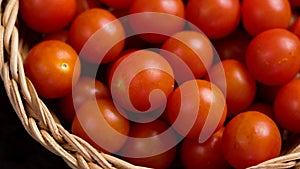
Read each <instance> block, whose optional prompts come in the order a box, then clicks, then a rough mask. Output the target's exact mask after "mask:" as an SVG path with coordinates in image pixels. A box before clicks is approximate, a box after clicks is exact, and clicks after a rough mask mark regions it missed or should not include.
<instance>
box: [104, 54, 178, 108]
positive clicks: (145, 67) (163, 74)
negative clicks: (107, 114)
mask: <svg viewBox="0 0 300 169" xmlns="http://www.w3.org/2000/svg"><path fill="white" fill-rule="evenodd" d="M109 79H110V80H109V81H110V82H109V86H110V90H111V93H112V97H113V99H114V100H115V101H116V104H118V105H120V106H122V107H123V108H125V109H126V110H129V111H133V112H149V111H152V110H155V109H157V108H160V107H161V106H163V105H165V104H166V99H167V98H168V96H169V95H170V93H171V92H172V91H173V88H174V78H173V71H172V68H171V66H170V65H169V63H168V62H167V61H166V60H165V59H164V58H163V57H162V56H161V55H159V54H158V53H155V52H152V51H150V50H137V51H134V52H130V53H128V54H125V55H124V56H122V57H121V58H120V59H118V60H117V61H116V62H115V63H114V65H113V66H112V68H111V72H110V75H109Z"/></svg>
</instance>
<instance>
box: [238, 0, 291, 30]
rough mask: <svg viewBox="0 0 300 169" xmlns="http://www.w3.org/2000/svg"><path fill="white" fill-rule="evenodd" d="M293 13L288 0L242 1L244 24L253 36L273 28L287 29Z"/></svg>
mask: <svg viewBox="0 0 300 169" xmlns="http://www.w3.org/2000/svg"><path fill="white" fill-rule="evenodd" d="M291 13H292V11H291V7H290V4H289V1H288V0H282V1H273V0H265V1H261V0H243V1H242V22H243V25H244V28H245V29H246V30H247V31H248V32H249V33H250V34H251V35H257V34H259V33H261V32H263V31H266V30H268V29H273V28H283V29H286V28H287V27H288V26H289V23H290V19H291V15H292V14H291ZM274 16H276V17H274Z"/></svg>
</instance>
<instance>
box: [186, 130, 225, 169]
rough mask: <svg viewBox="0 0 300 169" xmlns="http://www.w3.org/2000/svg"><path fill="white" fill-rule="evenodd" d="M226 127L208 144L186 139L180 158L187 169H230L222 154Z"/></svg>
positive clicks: (210, 139) (208, 141)
mask: <svg viewBox="0 0 300 169" xmlns="http://www.w3.org/2000/svg"><path fill="white" fill-rule="evenodd" d="M223 131H224V127H222V128H220V129H219V130H218V131H217V132H216V133H214V134H213V135H212V136H211V137H210V138H209V139H208V140H207V141H206V142H204V143H202V144H200V143H199V142H198V140H194V139H184V140H183V142H182V145H181V147H180V157H181V161H182V164H183V166H184V168H185V169H199V166H201V168H205V169H221V168H222V169H230V166H229V164H228V162H227V161H226V159H225V157H224V155H223V152H222V135H223Z"/></svg>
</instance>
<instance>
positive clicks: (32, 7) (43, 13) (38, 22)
mask: <svg viewBox="0 0 300 169" xmlns="http://www.w3.org/2000/svg"><path fill="white" fill-rule="evenodd" d="M75 12H76V0H42V1H36V0H21V1H20V13H21V16H22V19H23V20H24V22H25V23H26V25H28V26H29V27H30V28H31V29H33V30H35V31H37V32H40V33H50V32H55V31H58V30H60V29H63V28H65V27H66V26H68V24H70V22H71V21H72V19H73V17H74V16H75Z"/></svg>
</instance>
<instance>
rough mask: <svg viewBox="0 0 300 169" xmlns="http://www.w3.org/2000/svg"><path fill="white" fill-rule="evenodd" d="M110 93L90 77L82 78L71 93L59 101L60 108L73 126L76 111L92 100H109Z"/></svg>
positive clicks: (65, 118) (104, 86)
mask: <svg viewBox="0 0 300 169" xmlns="http://www.w3.org/2000/svg"><path fill="white" fill-rule="evenodd" d="M110 97H111V96H110V93H109V90H108V88H107V87H106V85H105V84H104V83H102V82H101V81H99V80H97V79H93V78H90V77H81V78H80V79H79V80H78V82H77V83H76V84H75V85H74V86H73V89H72V91H71V92H69V93H68V94H66V95H65V96H63V97H62V98H60V99H59V108H60V111H61V113H62V115H63V117H64V120H65V121H66V123H67V124H71V123H72V121H73V119H74V116H75V114H76V110H78V108H79V106H80V105H81V104H82V103H84V102H85V101H86V100H88V99H91V98H97V99H99V98H107V99H109V98H110Z"/></svg>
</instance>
